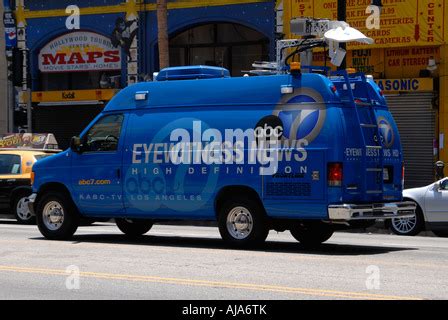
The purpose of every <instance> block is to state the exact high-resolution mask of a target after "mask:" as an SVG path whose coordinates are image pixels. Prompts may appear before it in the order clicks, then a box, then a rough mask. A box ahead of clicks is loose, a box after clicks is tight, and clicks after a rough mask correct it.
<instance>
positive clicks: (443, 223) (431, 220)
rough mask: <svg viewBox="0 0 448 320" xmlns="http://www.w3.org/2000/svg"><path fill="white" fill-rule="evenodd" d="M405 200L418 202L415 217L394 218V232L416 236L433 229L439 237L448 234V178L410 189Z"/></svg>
mask: <svg viewBox="0 0 448 320" xmlns="http://www.w3.org/2000/svg"><path fill="white" fill-rule="evenodd" d="M403 195H404V198H405V200H410V201H414V202H415V203H417V211H416V216H415V218H406V219H393V220H392V221H391V222H390V229H391V230H392V232H394V233H395V234H398V235H403V236H415V235H417V234H419V233H420V232H421V231H423V230H431V231H432V232H433V233H434V234H435V235H437V236H439V237H447V236H448V178H445V179H442V180H440V181H438V182H436V183H433V184H431V185H429V186H426V187H423V188H416V189H408V190H404V192H403Z"/></svg>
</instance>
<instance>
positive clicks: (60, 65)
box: [39, 31, 122, 73]
mask: <svg viewBox="0 0 448 320" xmlns="http://www.w3.org/2000/svg"><path fill="white" fill-rule="evenodd" d="M121 61H122V54H121V49H120V48H115V47H114V46H113V45H112V42H111V40H110V39H109V38H107V37H105V36H102V35H100V34H97V33H93V32H84V31H77V32H71V33H68V34H65V35H63V36H61V37H58V38H56V39H54V40H52V41H51V42H49V43H48V44H47V45H45V46H44V47H43V48H42V50H41V51H40V53H39V70H40V71H41V72H46V73H50V72H82V71H112V70H121Z"/></svg>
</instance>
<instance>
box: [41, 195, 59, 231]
mask: <svg viewBox="0 0 448 320" xmlns="http://www.w3.org/2000/svg"><path fill="white" fill-rule="evenodd" d="M43 222H44V224H45V226H46V227H47V228H48V229H49V230H51V231H56V230H58V229H59V228H60V227H61V226H62V224H63V223H64V208H63V207H62V205H61V204H60V203H59V202H57V201H50V202H48V203H47V204H46V205H45V207H44V210H43Z"/></svg>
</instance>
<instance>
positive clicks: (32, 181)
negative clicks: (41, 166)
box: [30, 171, 34, 185]
mask: <svg viewBox="0 0 448 320" xmlns="http://www.w3.org/2000/svg"><path fill="white" fill-rule="evenodd" d="M30 179H31V185H33V184H34V171H31V176H30Z"/></svg>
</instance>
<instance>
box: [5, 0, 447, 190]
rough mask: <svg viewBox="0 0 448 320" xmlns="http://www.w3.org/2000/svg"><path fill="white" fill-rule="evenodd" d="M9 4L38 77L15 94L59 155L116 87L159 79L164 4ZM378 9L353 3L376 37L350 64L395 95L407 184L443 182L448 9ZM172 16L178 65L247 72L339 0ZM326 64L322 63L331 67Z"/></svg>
mask: <svg viewBox="0 0 448 320" xmlns="http://www.w3.org/2000/svg"><path fill="white" fill-rule="evenodd" d="M9 2H10V3H11V5H14V6H15V8H14V12H15V19H16V21H17V45H18V47H19V48H20V49H21V50H22V51H23V52H25V55H24V60H25V64H26V67H27V68H28V70H29V72H25V73H24V75H23V82H22V85H21V86H18V87H16V95H17V99H16V108H17V109H19V110H20V109H21V110H25V109H27V106H28V105H29V104H30V103H31V104H32V122H31V124H32V131H34V132H43V133H46V132H48V133H54V134H55V135H56V137H57V139H58V140H59V142H60V144H61V147H67V146H68V143H69V139H70V137H71V136H72V135H75V134H79V133H80V131H81V130H82V128H83V127H84V126H85V125H87V124H88V123H89V122H90V121H91V120H92V119H93V118H94V117H95V116H96V115H97V114H98V113H99V112H100V111H101V110H102V109H103V107H104V105H105V104H106V103H107V102H108V101H109V100H110V99H111V98H112V97H113V96H114V94H115V93H116V92H117V91H118V90H120V89H121V88H123V87H124V86H126V85H128V84H132V83H134V82H138V81H147V80H151V79H152V77H153V73H154V72H157V71H159V67H158V47H157V16H156V0H107V1H105V0H79V1H76V6H73V4H74V1H68V0H58V1H49V0H10V1H9ZM369 3H370V1H356V2H354V1H353V2H347V21H348V22H349V23H350V24H351V25H352V26H354V27H356V28H358V29H361V30H362V31H363V32H364V33H366V34H367V35H368V36H369V37H372V38H373V39H374V40H375V44H374V45H372V46H368V47H367V46H361V45H356V46H349V47H348V54H347V65H348V66H349V67H354V68H356V69H357V70H359V71H363V72H366V73H368V74H372V75H373V76H374V77H375V78H376V79H377V81H378V84H379V85H380V87H382V88H383V89H384V91H385V93H386V94H387V95H388V99H389V103H390V107H391V109H392V112H393V113H394V116H395V118H396V120H397V122H398V126H399V129H400V132H401V135H402V140H403V141H402V142H403V146H404V153H405V159H406V163H405V165H406V168H407V169H406V170H407V186H408V187H413V186H421V185H424V184H427V183H430V182H431V181H432V180H433V177H434V162H435V161H437V160H439V159H440V160H443V161H445V162H447V163H448V145H447V144H446V135H447V134H448V114H447V109H448V90H447V89H448V78H447V76H448V64H447V62H448V49H447V46H446V39H445V38H446V37H447V36H448V35H447V32H448V28H447V27H446V25H445V24H446V22H445V21H448V20H447V19H446V18H447V17H448V4H446V3H445V1H443V0H423V1H422V0H420V1H417V0H404V1H383V5H384V6H383V8H382V12H381V15H380V20H379V21H377V20H376V19H375V16H374V15H373V14H374V13H375V12H374V11H372V8H369V7H368V5H369ZM168 9H169V16H168V29H169V30H168V33H169V39H170V40H169V42H170V62H171V63H170V64H171V65H172V66H178V65H196V64H206V65H215V66H223V67H226V68H228V69H229V70H230V71H231V73H232V75H234V76H239V75H241V74H243V72H244V71H246V70H249V69H250V68H251V64H252V62H254V61H258V60H273V59H275V56H274V55H275V41H276V39H277V38H279V37H284V38H296V36H295V35H293V34H291V32H290V29H289V22H290V20H291V19H293V18H296V17H315V18H330V19H336V17H337V0H326V1H317V0H301V1H297V0H215V1H211V0H171V1H169V3H168ZM375 23H378V24H379V27H380V28H379V29H376V28H375ZM324 57H325V55H324V54H317V55H315V57H314V58H315V61H314V62H315V63H316V64H325V63H328V61H327V60H326V59H325V58H324ZM2 74H3V73H2ZM5 87H6V86H3V85H2V88H5ZM2 119H3V116H2ZM21 121H22V122H25V123H24V124H22V125H23V126H26V122H27V119H26V117H25V118H23V119H22V120H21ZM0 125H1V124H0ZM16 129H17V128H16Z"/></svg>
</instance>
